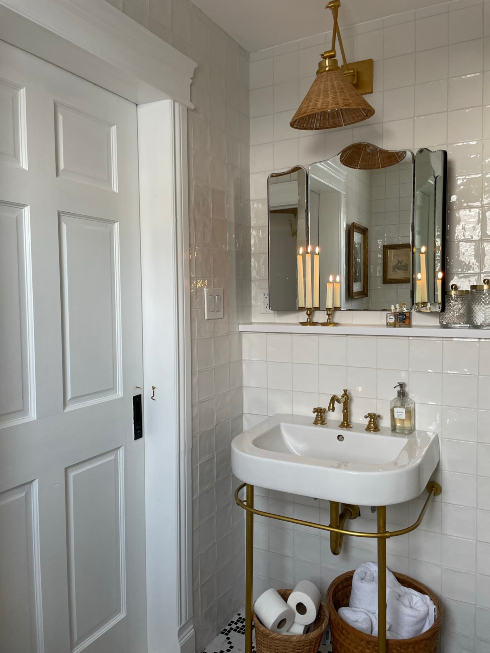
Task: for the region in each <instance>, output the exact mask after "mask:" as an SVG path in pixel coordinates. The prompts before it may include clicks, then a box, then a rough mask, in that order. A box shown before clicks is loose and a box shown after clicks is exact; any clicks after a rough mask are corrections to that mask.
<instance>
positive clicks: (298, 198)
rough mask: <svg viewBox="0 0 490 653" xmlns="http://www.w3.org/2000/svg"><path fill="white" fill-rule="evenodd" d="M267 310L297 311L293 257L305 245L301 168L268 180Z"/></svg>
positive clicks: (295, 273) (304, 177) (306, 230)
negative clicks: (268, 307) (268, 308)
mask: <svg viewBox="0 0 490 653" xmlns="http://www.w3.org/2000/svg"><path fill="white" fill-rule="evenodd" d="M267 195H268V203H269V306H270V308H271V309H272V310H274V311H294V310H296V308H297V298H298V292H297V290H298V285H297V270H296V257H297V253H298V252H299V250H300V248H302V249H303V252H304V251H306V247H307V245H308V237H309V236H308V221H307V182H306V170H305V169H304V168H302V167H300V166H297V167H295V168H292V169H291V170H287V171H286V172H284V173H279V174H273V175H270V176H269V179H268V182H267Z"/></svg>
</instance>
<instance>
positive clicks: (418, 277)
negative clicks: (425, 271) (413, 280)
mask: <svg viewBox="0 0 490 653" xmlns="http://www.w3.org/2000/svg"><path fill="white" fill-rule="evenodd" d="M417 279H418V280H419V281H420V280H421V279H422V274H421V273H420V272H419V273H418V274H417Z"/></svg>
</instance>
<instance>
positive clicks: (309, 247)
mask: <svg viewBox="0 0 490 653" xmlns="http://www.w3.org/2000/svg"><path fill="white" fill-rule="evenodd" d="M310 252H311V245H308V254H309V253H310Z"/></svg>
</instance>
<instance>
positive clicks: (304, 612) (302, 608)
mask: <svg viewBox="0 0 490 653" xmlns="http://www.w3.org/2000/svg"><path fill="white" fill-rule="evenodd" d="M320 601H321V594H320V590H319V589H318V587H317V586H316V585H315V584H313V583H311V582H310V581H309V580H300V582H299V583H298V584H297V585H296V587H295V588H294V590H293V591H292V592H291V594H290V595H289V598H288V605H289V606H290V607H291V608H292V609H293V610H294V613H295V615H294V621H295V622H296V623H298V624H301V625H303V626H309V625H310V624H312V623H313V622H314V621H315V619H316V615H317V613H318V608H319V607H320Z"/></svg>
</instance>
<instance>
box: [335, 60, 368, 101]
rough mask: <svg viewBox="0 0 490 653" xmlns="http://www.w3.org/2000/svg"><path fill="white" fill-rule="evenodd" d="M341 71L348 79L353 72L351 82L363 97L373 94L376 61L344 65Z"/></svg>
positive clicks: (354, 62)
mask: <svg viewBox="0 0 490 653" xmlns="http://www.w3.org/2000/svg"><path fill="white" fill-rule="evenodd" d="M340 70H341V72H342V73H343V74H344V75H345V76H346V77H347V76H350V75H351V74H352V73H351V71H353V73H354V74H353V75H352V79H351V82H352V85H353V86H354V88H356V89H357V90H358V91H359V93H360V94H361V95H369V94H370V93H372V92H373V79H374V61H373V60H372V59H363V60H362V61H353V62H352V63H350V64H344V65H343V66H341V67H340Z"/></svg>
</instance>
